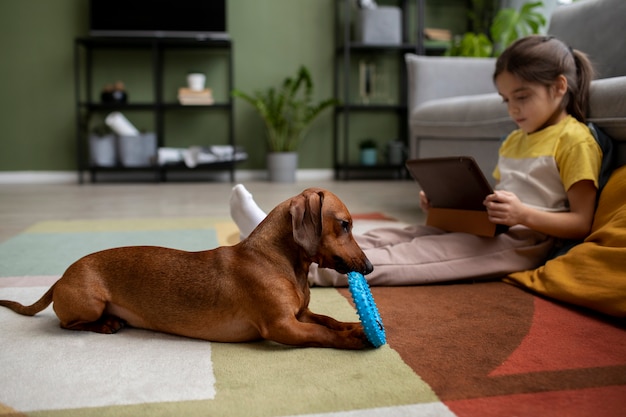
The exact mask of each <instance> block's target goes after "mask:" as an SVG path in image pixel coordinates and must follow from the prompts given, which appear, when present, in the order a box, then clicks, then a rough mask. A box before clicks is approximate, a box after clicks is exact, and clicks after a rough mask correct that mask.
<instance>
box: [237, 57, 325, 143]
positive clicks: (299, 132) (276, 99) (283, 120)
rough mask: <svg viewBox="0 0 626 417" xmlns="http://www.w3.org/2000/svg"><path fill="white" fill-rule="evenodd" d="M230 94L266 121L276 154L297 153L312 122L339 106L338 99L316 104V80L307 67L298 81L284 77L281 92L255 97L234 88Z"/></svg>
mask: <svg viewBox="0 0 626 417" xmlns="http://www.w3.org/2000/svg"><path fill="white" fill-rule="evenodd" d="M231 94H232V96H233V97H237V98H241V99H243V100H244V101H246V102H247V103H249V104H250V105H252V106H253V107H254V108H255V109H256V111H257V112H258V113H259V115H260V116H261V117H262V118H263V121H264V123H265V128H266V136H267V144H268V147H269V149H270V150H271V151H274V152H291V151H295V150H297V149H298V146H299V145H300V143H301V141H302V140H303V139H304V137H305V135H306V133H307V131H308V129H309V128H310V125H311V123H312V122H313V121H314V120H315V119H316V118H317V117H318V116H319V114H320V113H321V112H323V111H324V110H325V109H326V108H328V107H331V106H333V105H335V104H337V100H335V99H326V100H322V101H320V102H319V103H314V102H313V79H312V78H311V74H310V72H309V70H308V69H307V68H306V67H304V66H301V67H300V68H299V69H298V71H297V73H296V77H295V78H291V77H287V78H285V80H284V81H283V82H282V84H281V86H280V88H279V89H276V88H275V87H269V88H268V89H266V90H264V91H257V92H255V93H254V96H250V95H248V94H246V93H244V92H242V91H240V90H236V89H235V90H233V91H232V92H231Z"/></svg>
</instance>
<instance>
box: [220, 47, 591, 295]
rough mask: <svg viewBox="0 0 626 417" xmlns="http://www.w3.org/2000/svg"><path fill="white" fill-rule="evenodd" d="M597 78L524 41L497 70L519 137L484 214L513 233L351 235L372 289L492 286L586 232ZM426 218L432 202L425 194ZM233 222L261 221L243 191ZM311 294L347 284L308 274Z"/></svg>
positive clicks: (502, 159) (416, 229) (576, 59)
mask: <svg viewBox="0 0 626 417" xmlns="http://www.w3.org/2000/svg"><path fill="white" fill-rule="evenodd" d="M592 76H593V70H592V67H591V64H590V62H589V60H588V59H587V58H586V56H585V55H584V54H583V53H581V52H579V51H576V50H572V49H571V48H569V47H568V46H567V45H565V44H564V43H562V42H561V41H559V40H557V39H555V38H553V37H546V36H529V37H525V38H522V39H520V40H518V41H516V42H515V43H513V44H512V45H511V46H510V47H509V48H507V49H506V50H505V51H504V52H503V53H502V55H501V56H500V57H499V58H498V60H497V62H496V68H495V72H494V75H493V79H494V83H495V85H496V88H497V90H498V93H499V94H500V96H502V99H503V102H504V103H505V104H506V106H507V108H508V112H509V115H510V117H511V118H512V119H513V120H514V121H515V123H516V124H517V125H518V127H519V129H518V130H515V131H514V132H513V133H511V134H510V135H509V136H508V137H507V138H506V140H505V141H504V142H503V144H502V146H501V148H500V151H499V159H498V165H497V166H496V169H495V170H494V173H493V175H494V177H495V178H496V180H497V182H498V185H497V187H496V191H495V192H494V193H493V194H491V195H489V196H488V197H487V198H486V199H485V201H484V204H485V207H486V208H487V212H488V215H489V220H490V221H492V222H494V223H499V224H504V225H507V226H510V228H509V231H508V232H506V233H502V234H499V235H497V236H495V237H491V238H487V237H481V236H475V235H472V234H467V233H447V232H444V231H442V230H440V229H436V228H433V227H428V226H424V225H417V226H412V227H409V228H406V229H398V228H381V229H375V230H371V231H369V232H367V233H365V234H364V235H361V236H355V238H356V240H357V241H358V242H359V244H360V245H361V247H362V248H363V250H364V252H365V254H366V255H367V257H368V258H369V259H370V261H371V262H372V264H373V265H374V272H372V273H371V274H370V275H368V277H367V278H368V282H369V283H370V285H411V284H424V283H430V282H438V281H450V280H458V279H478V278H480V279H489V278H496V277H501V276H503V275H506V274H508V273H512V272H516V271H522V270H527V269H534V268H536V267H538V266H539V265H541V264H543V263H544V262H545V260H546V257H547V256H548V253H549V252H550V250H551V249H552V248H553V246H554V245H555V242H556V241H557V240H558V239H582V238H584V237H585V236H586V235H587V234H588V233H589V231H590V228H591V223H592V220H593V214H594V209H595V197H596V192H597V189H598V175H599V170H600V165H601V160H602V151H601V150H600V147H599V146H598V144H597V143H596V141H595V139H594V138H593V136H592V134H591V133H590V131H589V129H588V127H587V126H586V125H585V114H586V111H587V105H588V100H589V85H590V82H591V79H592ZM420 206H421V207H422V209H423V210H425V211H427V210H428V208H429V202H428V198H427V196H426V195H424V193H423V192H422V193H420ZM231 215H232V217H233V219H234V220H235V222H236V223H237V224H238V226H239V228H240V230H241V232H242V235H244V236H245V235H247V234H248V233H250V232H251V231H252V229H253V228H254V227H255V226H256V225H257V224H258V223H259V222H260V221H261V220H262V219H263V218H264V217H265V213H263V212H262V210H261V209H260V208H258V206H257V205H256V203H255V202H254V200H253V199H252V196H251V195H250V194H249V193H248V192H247V191H246V189H245V188H244V187H243V186H242V185H238V186H236V187H235V188H234V189H233V194H232V196H231ZM309 281H310V283H311V284H312V285H325V286H327V285H333V286H345V285H347V279H346V276H345V275H343V274H339V273H337V272H335V271H332V270H328V269H322V268H317V266H316V265H315V264H313V265H312V267H311V270H310V272H309Z"/></svg>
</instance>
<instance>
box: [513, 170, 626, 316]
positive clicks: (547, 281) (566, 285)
mask: <svg viewBox="0 0 626 417" xmlns="http://www.w3.org/2000/svg"><path fill="white" fill-rule="evenodd" d="M624 189H626V167H622V168H619V169H617V170H616V171H615V172H614V173H613V175H612V176H611V178H610V179H609V182H608V183H607V185H606V187H604V190H603V191H602V194H601V195H600V201H599V203H598V208H597V210H596V214H595V216H594V221H593V226H592V229H591V234H590V235H589V236H588V237H587V238H586V239H585V241H584V242H583V243H581V244H579V245H577V246H574V247H573V248H572V249H571V250H570V251H569V252H567V253H566V254H565V255H562V256H559V257H557V258H554V259H552V260H550V261H548V262H546V264H545V265H544V266H541V267H539V268H537V269H535V270H531V271H524V272H517V273H514V274H510V275H509V276H508V277H506V278H505V279H504V280H505V281H506V282H509V283H512V284H516V285H520V286H522V287H526V288H528V289H530V290H532V291H534V292H537V293H539V294H542V295H545V296H547V297H550V298H553V299H556V300H560V301H565V302H567V303H571V304H576V305H579V306H583V307H587V308H590V309H593V310H597V311H600V312H602V313H606V314H610V315H613V316H617V317H626V277H625V275H624V271H626V196H625V195H624Z"/></svg>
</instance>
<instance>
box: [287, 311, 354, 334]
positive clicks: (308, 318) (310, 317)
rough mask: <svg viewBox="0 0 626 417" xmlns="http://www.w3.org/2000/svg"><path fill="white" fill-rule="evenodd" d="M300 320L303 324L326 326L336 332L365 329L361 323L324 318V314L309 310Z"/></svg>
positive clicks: (303, 313) (304, 312)
mask: <svg viewBox="0 0 626 417" xmlns="http://www.w3.org/2000/svg"><path fill="white" fill-rule="evenodd" d="M298 320H300V321H301V322H303V323H316V324H321V325H322V326H326V327H328V328H329V329H334V330H352V329H355V328H362V327H363V326H362V324H361V323H360V322H345V321H338V320H335V319H334V318H332V317H328V316H324V315H323V314H316V313H313V312H312V311H311V310H309V309H308V308H307V309H306V310H304V311H303V312H302V314H301V315H300V316H299V317H298Z"/></svg>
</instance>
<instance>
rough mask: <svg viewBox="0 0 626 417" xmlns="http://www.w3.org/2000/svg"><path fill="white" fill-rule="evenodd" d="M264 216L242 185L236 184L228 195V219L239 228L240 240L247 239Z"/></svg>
mask: <svg viewBox="0 0 626 417" xmlns="http://www.w3.org/2000/svg"><path fill="white" fill-rule="evenodd" d="M265 216H266V214H265V212H264V211H263V210H261V208H260V207H259V206H258V205H257V204H256V202H255V201H254V198H253V197H252V194H250V192H249V191H248V190H246V187H244V186H243V184H237V185H235V186H234V187H233V191H232V193H231V194H230V217H232V219H233V220H234V221H235V223H236V224H237V227H239V232H240V234H241V237H242V238H246V237H248V235H249V234H250V233H252V231H253V230H254V228H255V227H257V226H258V224H259V223H261V222H262V221H263V219H264V218H265Z"/></svg>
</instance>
